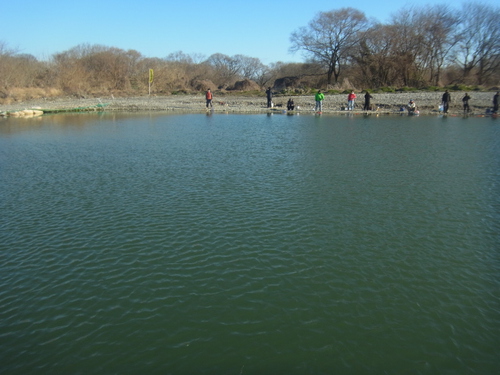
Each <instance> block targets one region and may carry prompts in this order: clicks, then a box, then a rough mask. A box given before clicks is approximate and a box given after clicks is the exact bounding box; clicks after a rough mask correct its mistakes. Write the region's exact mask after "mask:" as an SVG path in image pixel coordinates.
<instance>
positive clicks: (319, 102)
mask: <svg viewBox="0 0 500 375" xmlns="http://www.w3.org/2000/svg"><path fill="white" fill-rule="evenodd" d="M314 99H315V100H316V108H315V109H314V110H315V111H316V112H321V111H322V110H323V99H325V94H323V93H322V92H321V90H318V92H317V93H316V96H315V97H314Z"/></svg>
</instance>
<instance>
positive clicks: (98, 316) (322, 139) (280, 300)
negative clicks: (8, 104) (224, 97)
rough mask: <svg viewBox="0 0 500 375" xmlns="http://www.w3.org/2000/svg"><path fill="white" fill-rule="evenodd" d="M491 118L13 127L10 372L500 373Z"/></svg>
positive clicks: (6, 142) (3, 201) (156, 118)
mask: <svg viewBox="0 0 500 375" xmlns="http://www.w3.org/2000/svg"><path fill="white" fill-rule="evenodd" d="M499 135H500V130H499V127H498V123H497V122H496V121H491V119H488V118H467V119H464V118H460V117H451V116H450V117H448V118H436V117H430V116H428V117H425V116H420V117H399V116H395V117H383V116H381V117H376V116H327V115H322V116H312V115H308V114H303V115H299V116H285V115H282V114H274V115H269V116H268V115H233V114H218V113H214V114H213V115H205V114H197V115H165V114H160V113H153V114H141V113H137V114H118V113H103V114H68V115H56V116H43V117H42V118H39V119H30V120H29V121H28V120H26V119H0V174H1V179H0V210H1V212H2V215H1V217H0V249H1V251H0V286H1V289H0V290H1V291H2V292H0V306H1V307H0V335H1V337H2V339H1V340H0V349H1V350H0V353H1V354H0V363H2V365H1V367H0V368H2V370H3V372H5V373H35V372H40V371H43V372H58V373H75V372H79V371H82V369H85V372H86V373H110V372H114V373H137V372H139V371H141V372H148V373H176V374H177V373H181V374H184V373H186V374H189V373H196V372H199V373H208V374H212V373H255V374H257V373H271V372H275V373H288V374H305V373H311V374H322V373H324V374H327V373H366V374H371V373H381V372H386V373H394V374H400V373H469V372H470V373H495V371H496V370H497V369H498V367H499V365H500V361H499V358H500V355H499V354H500V352H499V349H498V348H500V345H499V344H500V342H499V337H500V336H499V335H498V331H499V328H500V315H499V314H498V311H499V310H500V295H499V294H498V290H500V288H499V286H500V285H499V284H500V277H499V275H500V272H499V271H500V259H499V256H498V249H499V248H500V237H499V233H500V194H499V190H498V186H500V176H499V174H500V172H499V170H500V168H498V166H499V165H500V163H499V161H500V141H499V140H500V137H499Z"/></svg>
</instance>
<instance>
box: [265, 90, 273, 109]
mask: <svg viewBox="0 0 500 375" xmlns="http://www.w3.org/2000/svg"><path fill="white" fill-rule="evenodd" d="M266 96H267V108H271V107H272V106H273V104H272V103H273V92H272V90H271V88H270V87H268V88H267V90H266Z"/></svg>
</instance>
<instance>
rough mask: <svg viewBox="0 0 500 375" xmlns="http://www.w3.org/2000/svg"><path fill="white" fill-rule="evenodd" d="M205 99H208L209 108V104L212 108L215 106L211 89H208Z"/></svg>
mask: <svg viewBox="0 0 500 375" xmlns="http://www.w3.org/2000/svg"><path fill="white" fill-rule="evenodd" d="M205 99H207V108H208V106H210V108H213V104H212V99H213V95H212V91H210V89H208V90H207V93H206V94H205Z"/></svg>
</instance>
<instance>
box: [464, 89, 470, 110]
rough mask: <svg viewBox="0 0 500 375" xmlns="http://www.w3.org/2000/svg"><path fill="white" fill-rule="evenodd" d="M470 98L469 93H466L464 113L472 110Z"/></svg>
mask: <svg viewBox="0 0 500 375" xmlns="http://www.w3.org/2000/svg"><path fill="white" fill-rule="evenodd" d="M469 100H470V96H469V94H468V93H465V95H464V97H463V98H462V103H464V113H469V111H470V107H469Z"/></svg>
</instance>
